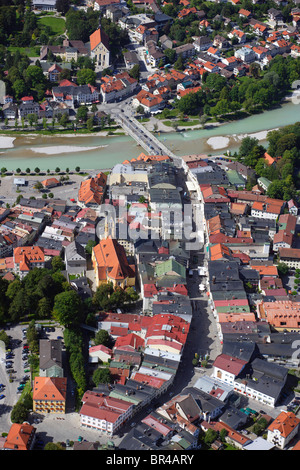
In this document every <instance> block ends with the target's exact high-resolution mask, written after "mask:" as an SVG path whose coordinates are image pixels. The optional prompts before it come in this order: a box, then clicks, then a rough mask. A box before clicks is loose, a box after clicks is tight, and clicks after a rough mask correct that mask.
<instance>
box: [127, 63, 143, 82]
mask: <svg viewBox="0 0 300 470" xmlns="http://www.w3.org/2000/svg"><path fill="white" fill-rule="evenodd" d="M129 75H130V76H131V77H132V78H134V79H135V80H137V81H139V79H140V65H139V64H135V65H134V66H133V67H132V69H131V70H130V71H129Z"/></svg>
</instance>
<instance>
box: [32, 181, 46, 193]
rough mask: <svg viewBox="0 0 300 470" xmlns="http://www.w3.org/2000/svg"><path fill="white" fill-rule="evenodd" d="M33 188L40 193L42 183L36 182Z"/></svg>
mask: <svg viewBox="0 0 300 470" xmlns="http://www.w3.org/2000/svg"><path fill="white" fill-rule="evenodd" d="M33 187H34V189H36V190H37V191H40V190H41V189H43V187H44V186H43V185H42V183H41V182H40V181H37V182H36V183H35V185H34V186H33Z"/></svg>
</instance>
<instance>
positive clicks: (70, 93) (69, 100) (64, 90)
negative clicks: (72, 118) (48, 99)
mask: <svg viewBox="0 0 300 470" xmlns="http://www.w3.org/2000/svg"><path fill="white" fill-rule="evenodd" d="M52 96H53V99H54V101H57V102H59V103H64V104H66V105H68V106H69V107H71V108H74V107H75V106H79V105H81V104H82V105H89V104H93V103H97V102H98V101H99V90H98V89H97V88H96V87H94V86H92V85H78V86H77V85H74V84H72V83H66V84H62V83H60V84H59V86H57V87H53V88H52Z"/></svg>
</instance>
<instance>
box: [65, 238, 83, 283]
mask: <svg viewBox="0 0 300 470" xmlns="http://www.w3.org/2000/svg"><path fill="white" fill-rule="evenodd" d="M65 265H66V271H67V274H68V278H69V279H72V277H74V276H75V277H82V276H84V275H85V272H86V269H87V262H86V254H85V249H84V248H83V246H82V245H80V243H78V242H77V241H76V240H73V241H72V242H71V243H69V245H67V246H66V247H65Z"/></svg>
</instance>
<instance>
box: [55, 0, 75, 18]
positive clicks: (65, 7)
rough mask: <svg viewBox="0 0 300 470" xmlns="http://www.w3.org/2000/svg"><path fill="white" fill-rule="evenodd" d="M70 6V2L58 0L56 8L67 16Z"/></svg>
mask: <svg viewBox="0 0 300 470" xmlns="http://www.w3.org/2000/svg"><path fill="white" fill-rule="evenodd" d="M70 5H71V4H70V0H56V3H55V8H56V10H57V11H58V12H59V13H61V14H62V15H65V14H66V13H67V11H69V9H70Z"/></svg>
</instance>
